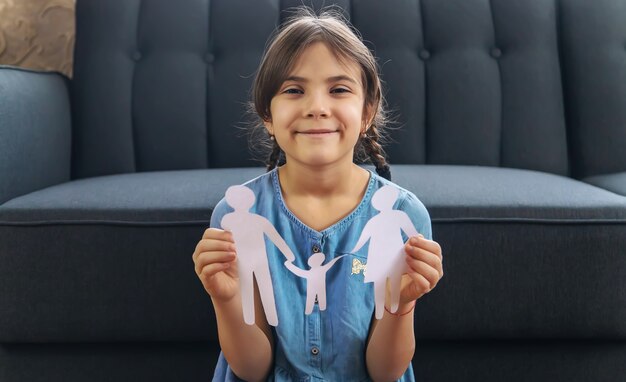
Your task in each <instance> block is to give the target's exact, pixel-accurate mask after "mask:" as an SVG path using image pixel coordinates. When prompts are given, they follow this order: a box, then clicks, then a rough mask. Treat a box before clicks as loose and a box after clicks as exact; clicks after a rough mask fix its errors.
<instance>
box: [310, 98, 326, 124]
mask: <svg viewBox="0 0 626 382" xmlns="http://www.w3.org/2000/svg"><path fill="white" fill-rule="evenodd" d="M329 115H330V111H329V108H328V104H327V101H326V98H325V97H324V95H311V98H310V102H309V105H308V108H307V117H308V118H315V119H317V118H326V117H328V116H329Z"/></svg>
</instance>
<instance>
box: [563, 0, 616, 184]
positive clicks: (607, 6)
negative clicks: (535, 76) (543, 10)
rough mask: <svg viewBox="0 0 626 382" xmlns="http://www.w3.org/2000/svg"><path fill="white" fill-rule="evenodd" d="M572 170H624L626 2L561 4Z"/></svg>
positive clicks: (580, 173)
mask: <svg viewBox="0 0 626 382" xmlns="http://www.w3.org/2000/svg"><path fill="white" fill-rule="evenodd" d="M559 14H560V16H561V17H560V20H561V22H560V26H561V28H560V30H561V33H560V35H561V50H562V68H563V78H564V94H565V101H566V111H567V126H568V136H569V147H570V152H571V155H570V156H571V162H572V174H573V176H574V177H577V178H583V177H588V176H592V175H601V174H609V173H617V172H624V171H626V1H623V0H594V1H588V0H568V1H562V2H561V5H560V12H559Z"/></svg>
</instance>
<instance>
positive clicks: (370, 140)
mask: <svg viewBox="0 0 626 382" xmlns="http://www.w3.org/2000/svg"><path fill="white" fill-rule="evenodd" d="M316 42H322V43H324V44H326V45H327V46H328V48H329V49H330V50H331V51H332V52H333V53H334V54H335V55H336V56H337V58H338V59H339V60H341V61H344V62H345V61H353V62H355V63H357V64H358V65H359V67H360V68H361V83H362V84H363V90H364V95H365V97H364V98H365V102H364V107H363V113H364V116H365V115H366V113H367V117H368V118H369V119H371V121H368V122H370V125H369V126H368V128H367V130H366V134H365V136H361V137H360V138H359V141H358V142H357V145H356V147H355V154H354V156H355V158H354V159H355V160H357V161H361V162H366V161H367V160H369V161H371V162H372V164H374V165H375V166H376V172H377V173H378V174H379V175H381V176H383V177H385V178H387V179H390V178H391V173H390V171H389V165H388V164H387V160H386V159H385V152H384V150H383V148H382V146H381V144H380V143H379V142H380V141H381V140H382V139H383V137H382V130H383V128H384V126H385V124H386V123H387V118H386V113H385V109H384V97H383V95H382V89H381V81H380V77H379V74H378V73H379V72H378V65H377V64H376V59H375V58H374V56H373V55H372V53H371V52H370V50H369V49H368V48H367V47H366V46H365V44H364V43H363V41H362V40H361V37H360V35H359V33H358V31H356V30H355V29H353V28H352V27H351V26H350V24H349V22H348V21H347V20H346V19H345V18H344V17H343V16H342V15H341V13H340V12H339V11H335V10H333V9H328V8H327V9H325V10H323V11H322V12H321V14H320V15H319V16H317V15H316V14H315V13H314V12H313V10H312V9H310V8H307V7H299V8H298V9H297V10H296V12H295V14H294V16H293V17H291V18H289V19H288V20H287V21H286V23H285V24H284V25H283V27H282V28H281V29H280V30H278V31H277V33H275V34H274V36H273V37H272V38H271V39H270V43H269V45H268V46H267V48H266V50H265V53H264V55H263V58H262V60H261V65H260V66H259V69H258V71H257V73H256V77H255V79H254V84H253V87H252V102H251V104H250V107H249V109H250V111H251V112H252V113H253V114H254V115H256V116H257V121H255V123H254V128H253V134H252V137H251V143H252V142H254V143H255V145H251V146H252V148H253V149H255V148H257V147H258V146H257V145H258V144H261V145H260V146H261V147H262V148H271V153H270V154H269V158H268V159H267V161H266V165H267V169H268V171H269V170H271V169H273V168H274V167H276V166H277V165H279V164H281V162H282V161H284V154H283V153H282V150H281V148H280V147H279V146H278V144H277V143H276V141H274V140H271V141H270V139H269V136H268V134H267V131H266V130H265V127H264V125H263V121H269V120H271V118H272V117H271V114H270V105H271V102H272V98H274V96H275V95H276V93H277V92H278V90H279V89H280V87H281V85H282V84H283V82H284V81H285V79H286V78H287V77H288V76H289V74H290V72H291V70H292V69H293V67H294V65H295V63H296V61H297V60H298V58H299V57H300V55H301V54H302V53H303V52H304V50H305V49H306V48H308V47H309V46H310V45H311V44H313V43H316ZM255 146H256V147H255Z"/></svg>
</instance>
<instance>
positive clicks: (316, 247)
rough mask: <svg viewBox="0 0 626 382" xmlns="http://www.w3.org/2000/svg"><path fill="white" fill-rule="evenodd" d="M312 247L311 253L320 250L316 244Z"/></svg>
mask: <svg viewBox="0 0 626 382" xmlns="http://www.w3.org/2000/svg"><path fill="white" fill-rule="evenodd" d="M312 249H313V253H318V252H319V251H320V247H319V246H317V245H314V246H313V248H312Z"/></svg>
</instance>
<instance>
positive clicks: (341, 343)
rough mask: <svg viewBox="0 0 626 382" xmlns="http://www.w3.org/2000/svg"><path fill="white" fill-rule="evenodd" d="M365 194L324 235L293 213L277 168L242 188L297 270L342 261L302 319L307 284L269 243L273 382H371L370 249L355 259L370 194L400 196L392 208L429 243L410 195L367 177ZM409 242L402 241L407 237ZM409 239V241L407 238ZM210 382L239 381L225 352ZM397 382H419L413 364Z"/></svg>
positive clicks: (214, 221) (420, 209) (216, 217)
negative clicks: (317, 257) (386, 190)
mask: <svg viewBox="0 0 626 382" xmlns="http://www.w3.org/2000/svg"><path fill="white" fill-rule="evenodd" d="M370 173H371V175H370V179H369V182H368V185H367V190H366V192H365V195H364V197H363V200H361V202H360V204H359V205H358V206H357V207H356V208H355V209H354V211H352V212H351V213H350V214H349V215H348V216H346V217H345V218H343V219H342V220H341V221H339V222H337V223H336V224H334V225H332V226H331V227H329V228H327V229H325V230H323V231H321V232H319V231H316V230H314V229H312V228H310V227H308V226H307V225H305V224H304V223H302V222H301V221H300V220H299V219H298V218H297V217H296V216H295V215H294V214H292V213H291V211H289V209H288V208H287V206H286V204H285V203H284V200H283V197H282V195H281V188H280V184H279V180H278V173H277V170H276V169H274V170H272V171H270V172H268V173H266V174H263V175H261V176H259V177H258V178H255V179H253V180H251V181H249V182H247V183H246V184H245V185H246V186H247V187H248V188H250V189H251V190H252V191H253V192H254V194H255V195H256V203H255V205H254V206H253V207H252V208H251V209H250V212H252V213H255V214H259V215H261V216H264V217H265V218H267V219H268V220H269V221H270V222H271V223H272V224H273V225H274V227H275V228H276V229H277V231H278V232H279V233H280V235H281V236H282V237H283V238H284V239H285V241H286V242H287V244H288V245H289V246H290V247H291V250H292V251H293V253H294V254H295V256H296V260H295V261H294V265H295V266H297V267H298V268H300V269H304V270H308V269H310V267H309V265H308V264H307V259H308V258H309V257H310V256H311V255H313V254H314V253H317V252H322V253H323V254H325V256H326V257H325V260H324V262H323V264H327V263H328V262H329V261H331V260H332V259H334V258H335V257H338V256H342V255H345V256H344V257H342V258H341V259H339V260H338V261H337V262H336V263H335V264H334V265H333V266H332V267H331V268H330V269H329V270H328V271H327V273H326V300H327V307H326V310H323V311H320V309H319V306H318V304H315V306H314V308H313V312H312V313H311V314H310V315H306V314H305V304H306V296H307V280H306V279H305V278H302V277H298V276H296V275H295V274H293V273H292V272H291V271H289V270H288V269H287V268H286V267H285V265H284V262H285V256H284V255H283V254H282V253H281V252H280V251H279V250H278V249H277V248H276V247H275V246H274V245H273V244H272V243H271V242H269V240H267V237H266V249H267V256H268V261H269V267H270V272H271V277H272V285H273V289H274V295H275V299H276V308H277V312H278V325H277V326H276V327H272V333H273V336H274V340H275V354H274V367H273V370H272V372H271V373H270V375H269V378H268V380H269V381H369V380H370V378H369V376H368V374H367V368H366V364H365V350H366V348H365V345H366V341H367V337H368V334H369V329H370V325H371V322H372V319H374V318H373V312H374V288H373V284H372V283H365V282H364V274H363V270H364V269H365V267H366V264H367V247H368V246H367V245H365V246H364V247H362V248H361V249H360V250H359V251H357V252H356V253H355V254H351V253H350V251H351V250H352V249H353V248H354V246H355V244H356V242H357V240H358V239H359V235H360V234H361V231H362V230H363V227H364V226H365V224H366V223H367V222H368V221H369V219H370V218H372V217H373V216H375V215H377V214H378V213H379V211H377V210H376V209H374V208H373V207H372V205H371V198H372V195H373V194H374V193H375V192H376V190H378V189H379V188H381V187H382V186H385V185H393V186H394V187H397V188H398V189H399V191H400V193H399V197H398V199H397V201H396V203H395V205H394V209H397V210H402V211H404V212H406V213H407V214H408V216H409V217H410V219H411V221H412V222H413V225H414V226H415V228H416V229H417V231H418V232H419V233H421V234H422V235H424V237H426V238H427V239H431V237H432V234H431V224H430V217H429V215H428V212H427V211H426V208H425V207H424V205H423V204H422V203H421V202H420V201H419V200H418V199H417V197H416V196H415V195H413V194H412V193H411V192H409V191H407V190H405V189H402V188H401V187H399V186H397V185H395V184H394V183H391V182H389V181H388V180H386V179H384V178H382V177H380V176H378V175H377V174H375V173H373V172H370ZM232 211H233V209H232V208H231V207H230V206H229V205H228V204H227V203H226V201H225V200H223V199H222V201H220V202H219V203H218V205H217V206H216V207H215V210H214V211H213V215H212V217H211V227H215V228H221V226H220V222H221V220H222V217H223V216H224V215H225V214H227V213H229V212H232ZM403 236H404V235H403ZM404 238H405V240H406V236H404ZM213 381H240V379H239V378H237V376H235V375H234V374H233V372H232V370H231V369H230V367H229V366H228V363H227V362H226V359H225V358H224V356H223V354H220V357H219V360H218V363H217V366H216V369H215V375H214V377H213ZM400 381H414V376H413V370H412V367H411V365H409V368H408V369H407V371H406V372H405V373H404V375H403V376H402V378H401V379H400Z"/></svg>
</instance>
